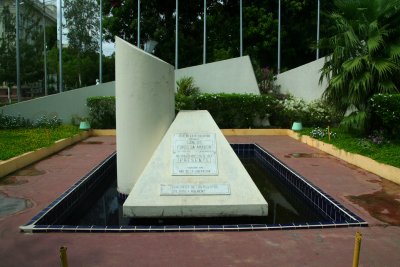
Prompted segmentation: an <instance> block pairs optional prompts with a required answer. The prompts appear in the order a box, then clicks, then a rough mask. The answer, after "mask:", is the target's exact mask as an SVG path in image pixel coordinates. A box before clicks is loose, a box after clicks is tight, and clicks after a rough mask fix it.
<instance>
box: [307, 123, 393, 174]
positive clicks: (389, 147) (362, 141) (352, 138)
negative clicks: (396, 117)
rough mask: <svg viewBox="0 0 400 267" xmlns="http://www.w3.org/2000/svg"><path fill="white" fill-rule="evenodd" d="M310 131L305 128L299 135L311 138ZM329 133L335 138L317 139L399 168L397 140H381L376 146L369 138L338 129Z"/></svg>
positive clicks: (310, 129)
mask: <svg viewBox="0 0 400 267" xmlns="http://www.w3.org/2000/svg"><path fill="white" fill-rule="evenodd" d="M311 131H312V128H305V129H303V130H302V131H301V132H300V133H301V134H303V135H308V136H311V135H310V133H311ZM331 131H332V132H334V133H336V137H335V138H331V140H330V141H329V139H328V136H327V135H325V136H324V137H323V138H318V139H319V140H321V141H323V142H325V143H329V144H332V145H334V146H335V147H337V148H340V149H343V150H345V151H347V152H351V153H355V154H359V155H363V156H366V157H369V158H371V159H373V160H376V161H377V162H380V163H385V164H388V165H392V166H394V167H397V168H400V153H399V151H400V142H399V140H388V139H385V138H383V139H382V140H380V141H381V143H380V144H377V143H375V142H373V141H372V139H370V138H366V137H363V136H359V135H357V134H352V133H349V132H346V131H344V130H342V129H340V128H334V129H332V130H331Z"/></svg>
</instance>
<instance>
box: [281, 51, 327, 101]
mask: <svg viewBox="0 0 400 267" xmlns="http://www.w3.org/2000/svg"><path fill="white" fill-rule="evenodd" d="M324 62H325V59H324V58H320V59H318V60H315V61H313V62H310V63H308V64H305V65H302V66H300V67H297V68H295V69H291V70H289V71H286V72H283V73H281V74H279V75H278V76H277V79H276V84H277V85H280V86H281V88H280V91H281V93H284V94H288V93H289V94H291V95H293V96H295V97H297V98H302V99H304V100H305V101H306V102H311V101H313V100H316V99H319V98H320V97H321V96H322V93H323V92H324V90H325V88H326V86H327V83H326V81H324V82H323V83H322V84H321V85H320V84H319V77H320V70H321V68H322V66H323V65H324Z"/></svg>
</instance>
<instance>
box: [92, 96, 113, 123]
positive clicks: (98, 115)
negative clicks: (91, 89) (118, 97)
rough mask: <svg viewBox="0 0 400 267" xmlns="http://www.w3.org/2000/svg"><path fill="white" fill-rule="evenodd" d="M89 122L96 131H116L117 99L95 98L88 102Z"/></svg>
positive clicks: (108, 97)
mask: <svg viewBox="0 0 400 267" xmlns="http://www.w3.org/2000/svg"><path fill="white" fill-rule="evenodd" d="M86 104H87V106H88V108H89V122H90V124H91V127H92V128H94V129H115V125H116V120H115V97H114V96H95V97H89V98H88V99H87V100H86Z"/></svg>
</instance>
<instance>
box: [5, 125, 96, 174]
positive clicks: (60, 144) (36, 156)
mask: <svg viewBox="0 0 400 267" xmlns="http://www.w3.org/2000/svg"><path fill="white" fill-rule="evenodd" d="M89 136H91V132H90V131H86V132H81V133H79V134H76V135H74V136H72V137H70V138H65V139H61V140H58V141H56V142H54V144H53V145H51V146H49V147H43V148H39V149H37V150H35V151H30V152H26V153H24V154H22V155H20V156H16V157H13V158H11V159H8V160H5V161H1V162H0V178H1V177H4V176H6V175H7V174H10V173H12V172H15V171H17V170H19V169H21V168H23V167H26V166H28V165H30V164H32V163H34V162H36V161H39V160H41V159H43V158H46V157H48V156H50V155H52V154H54V153H57V152H59V151H61V150H63V149H64V148H66V147H68V146H70V145H72V144H75V143H77V142H80V141H82V140H84V139H86V138H88V137H89Z"/></svg>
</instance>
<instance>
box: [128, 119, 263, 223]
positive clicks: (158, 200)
mask: <svg viewBox="0 0 400 267" xmlns="http://www.w3.org/2000/svg"><path fill="white" fill-rule="evenodd" d="M214 153H215V157H214V156H213V154H214ZM132 164H134V162H132ZM185 164H186V165H185ZM123 212H124V215H125V216H129V217H215V216H266V215H267V214H268V204H267V202H266V201H265V199H264V198H263V196H262V195H261V193H260V191H259V190H258V188H257V187H256V185H255V184H254V182H253V180H252V179H251V177H250V176H249V174H248V173H247V171H246V169H245V168H244V167H243V165H242V163H241V162H240V160H239V158H238V157H237V155H236V154H235V152H234V151H233V149H232V148H231V146H230V145H229V143H228V142H227V140H226V139H225V137H224V136H223V134H222V133H221V131H220V129H219V128H218V126H217V124H216V123H215V122H214V120H213V119H212V117H211V115H210V114H209V113H208V111H181V112H180V113H179V114H178V116H177V117H176V119H175V121H174V122H173V123H172V124H171V126H170V128H169V129H168V131H167V133H166V134H165V136H164V137H163V139H162V141H161V143H160V144H159V146H158V147H157V149H156V150H155V152H154V154H153V155H152V157H151V159H150V161H149V163H148V164H147V166H146V167H145V169H144V171H143V172H142V174H141V175H140V177H139V179H138V181H137V182H136V184H135V186H134V187H133V189H132V191H131V193H130V194H129V196H128V198H127V199H126V201H125V203H124V205H123Z"/></svg>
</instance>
